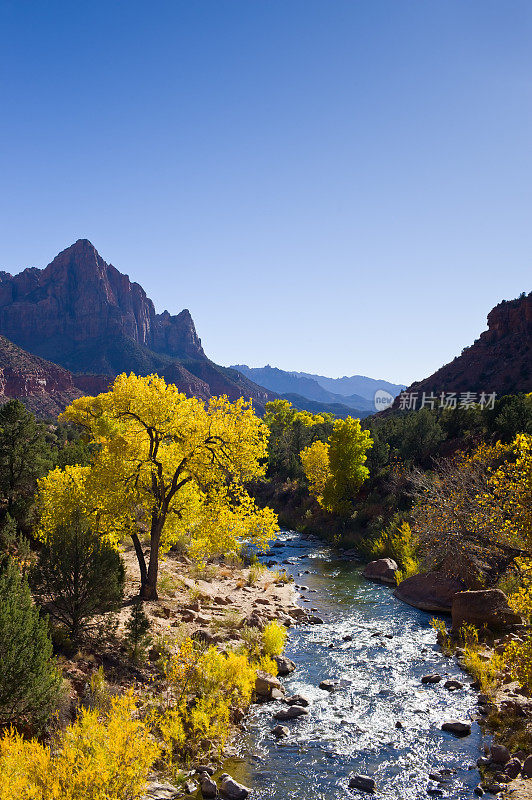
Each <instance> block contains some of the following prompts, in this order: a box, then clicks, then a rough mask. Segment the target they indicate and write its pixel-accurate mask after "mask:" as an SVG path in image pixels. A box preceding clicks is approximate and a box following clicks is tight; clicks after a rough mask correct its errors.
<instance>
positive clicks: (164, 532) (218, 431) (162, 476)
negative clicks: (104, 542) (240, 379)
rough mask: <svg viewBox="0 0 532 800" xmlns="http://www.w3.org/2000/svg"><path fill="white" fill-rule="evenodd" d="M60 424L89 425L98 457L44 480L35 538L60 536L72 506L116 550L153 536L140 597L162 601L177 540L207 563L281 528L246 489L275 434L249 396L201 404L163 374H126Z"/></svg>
mask: <svg viewBox="0 0 532 800" xmlns="http://www.w3.org/2000/svg"><path fill="white" fill-rule="evenodd" d="M62 418H63V419H65V420H69V421H71V422H74V423H76V424H78V425H81V426H83V427H84V428H85V430H86V433H87V435H88V437H89V438H90V440H91V442H92V443H93V444H94V445H95V449H94V454H93V457H92V462H91V464H90V465H89V466H87V467H67V468H65V469H64V470H61V469H55V470H53V471H52V472H51V473H49V474H48V475H47V476H46V477H44V478H43V479H42V480H41V481H40V482H39V495H38V506H39V511H40V527H39V532H38V535H40V537H41V539H46V538H47V537H48V536H50V535H53V531H54V530H55V528H56V527H57V526H58V525H59V524H61V523H64V522H66V521H68V519H69V517H70V516H71V515H72V513H73V511H74V510H78V511H81V512H82V513H84V514H85V515H86V516H87V517H88V519H89V521H90V522H91V525H92V526H93V528H94V529H95V530H97V531H98V532H99V533H100V534H101V535H102V536H106V537H108V539H109V540H110V541H111V542H112V543H114V544H116V545H118V543H119V541H120V540H121V539H122V538H123V537H124V536H125V535H127V534H131V535H133V536H134V537H135V536H136V535H137V534H138V533H139V532H140V533H141V534H142V533H143V532H144V533H146V534H149V536H150V545H151V546H150V564H149V566H148V568H147V575H146V576H145V577H144V578H143V580H144V583H145V584H146V585H149V593H148V594H143V596H145V597H148V596H150V597H156V583H157V569H158V557H159V553H160V552H164V551H166V550H168V549H169V548H170V547H171V546H172V545H173V544H174V543H176V542H177V541H180V542H183V541H184V542H188V544H189V546H190V550H191V553H192V555H193V556H194V557H195V558H197V559H199V560H201V559H202V558H205V557H208V556H212V555H218V554H220V553H225V554H231V553H236V552H237V551H238V549H239V548H240V546H241V544H242V542H244V541H249V542H253V543H254V544H255V545H256V546H257V547H258V548H260V549H265V548H266V547H267V545H268V542H269V540H270V539H271V538H272V537H273V536H274V535H275V533H276V532H277V530H278V525H277V518H276V515H275V514H274V512H273V511H272V510H271V509H269V508H266V509H262V508H259V507H258V506H257V505H256V503H255V501H254V500H253V498H252V497H251V496H250V495H249V493H248V492H247V491H246V488H245V487H246V484H247V483H248V482H249V481H251V480H252V479H255V478H257V477H260V476H262V475H263V474H264V471H265V460H266V455H267V444H268V436H269V431H268V428H267V426H266V425H265V424H264V422H263V421H262V420H261V419H259V417H258V416H257V415H256V414H255V412H254V411H253V408H252V406H251V403H249V402H247V401H245V400H243V399H242V398H238V399H237V400H235V401H234V402H230V401H229V400H228V399H227V397H211V398H210V399H209V400H208V401H207V402H204V401H203V400H199V399H198V398H196V397H186V396H185V395H184V394H183V393H181V392H180V391H179V390H178V389H177V387H176V386H174V385H172V384H166V383H165V381H164V380H163V379H162V378H160V377H158V376H157V375H149V376H147V377H138V376H137V375H134V374H130V375H125V374H123V375H119V376H118V377H117V378H116V380H115V382H114V385H113V387H112V388H111V390H110V391H108V392H104V393H103V394H99V395H98V396H97V397H81V398H79V399H77V400H75V401H74V402H73V403H72V404H71V405H70V406H68V408H67V409H66V410H65V412H64V413H63V415H62ZM136 551H137V555H138V556H139V553H141V548H140V547H137V548H136ZM142 569H143V565H142V564H141V573H142Z"/></svg>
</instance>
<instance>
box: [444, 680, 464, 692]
mask: <svg viewBox="0 0 532 800" xmlns="http://www.w3.org/2000/svg"><path fill="white" fill-rule="evenodd" d="M443 688H444V689H448V690H449V691H450V692H454V691H455V690H456V689H463V688H464V684H463V683H460V681H455V680H449V681H445V683H444V684H443Z"/></svg>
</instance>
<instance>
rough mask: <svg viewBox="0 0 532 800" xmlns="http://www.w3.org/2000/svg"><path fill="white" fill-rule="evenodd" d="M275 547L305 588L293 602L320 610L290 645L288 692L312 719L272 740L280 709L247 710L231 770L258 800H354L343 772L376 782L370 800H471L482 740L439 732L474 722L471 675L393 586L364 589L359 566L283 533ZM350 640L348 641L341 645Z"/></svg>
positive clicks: (295, 631) (476, 732) (476, 734)
mask: <svg viewBox="0 0 532 800" xmlns="http://www.w3.org/2000/svg"><path fill="white" fill-rule="evenodd" d="M281 541H282V542H283V547H282V548H276V549H275V551H274V552H275V557H276V558H277V559H278V560H279V561H283V560H285V559H287V558H288V559H290V562H291V563H290V564H284V565H283V567H286V570H287V571H288V572H289V573H291V574H292V575H293V576H294V579H295V583H296V584H298V585H301V586H305V587H307V589H306V590H304V591H301V592H300V594H301V601H300V604H301V605H302V606H303V607H305V608H307V609H310V608H316V609H317V611H316V612H314V613H316V614H318V615H319V616H320V617H321V618H322V619H323V620H324V624H323V625H303V626H296V627H294V628H291V629H290V636H289V640H288V643H287V648H286V655H287V656H288V657H289V658H291V659H293V660H294V661H295V662H296V664H297V669H296V671H295V672H294V673H293V674H292V675H291V676H289V677H288V678H285V679H283V683H284V686H285V687H286V691H287V693H290V694H295V693H300V694H303V695H305V696H306V697H307V698H308V699H309V700H310V701H311V705H310V707H309V712H310V713H309V714H308V716H306V717H300V718H299V719H296V720H291V721H289V722H285V723H283V724H284V725H287V726H288V727H289V728H290V736H289V737H288V738H286V739H282V740H279V741H277V740H276V739H275V738H274V737H273V736H272V734H271V730H272V728H273V727H274V726H275V725H276V724H277V722H276V721H275V720H274V719H273V714H274V713H275V712H276V711H277V710H279V709H280V708H282V707H284V706H283V705H282V704H281V703H279V702H272V703H265V704H262V705H258V706H255V707H254V710H253V712H252V714H251V716H250V718H249V719H248V721H247V723H246V730H245V732H244V734H243V736H242V738H241V740H240V743H239V758H238V759H234V760H232V761H231V762H230V763H228V764H227V765H226V767H225V768H226V769H227V771H228V772H230V773H231V774H232V775H233V776H234V777H235V778H236V779H237V780H240V781H242V782H243V783H244V784H246V785H247V786H250V787H252V788H253V795H252V796H253V798H254V799H255V800H292V799H293V800H296V798H297V800H302V799H303V798H304V800H325V798H326V799H327V800H337V799H339V798H346V797H351V798H353V797H355V798H356V797H361V796H363V793H360V792H358V791H356V790H352V789H348V787H347V784H348V777H349V775H350V774H351V773H359V774H363V775H370V776H372V777H373V778H374V779H375V781H376V784H377V790H376V795H377V796H378V797H379V798H385V799H386V800H418V798H427V797H428V796H430V795H429V793H428V790H429V789H430V790H432V789H436V788H439V789H440V790H441V791H442V793H443V796H444V797H447V798H452V800H458V798H472V797H474V794H473V789H474V787H475V786H476V785H477V784H478V782H479V775H478V772H477V770H476V769H475V770H470V769H468V767H469V766H470V765H472V764H474V763H475V761H476V759H477V758H478V756H479V755H480V754H481V744H482V735H481V731H480V729H479V727H478V725H477V724H476V723H475V722H473V728H472V733H471V735H470V736H467V737H464V738H460V739H458V738H455V737H453V736H452V735H451V734H448V733H444V732H442V731H441V730H440V726H441V724H442V722H444V721H445V720H448V719H453V718H454V719H473V718H474V709H475V705H476V696H475V692H474V691H473V690H472V689H471V688H470V685H469V684H470V678H469V677H468V676H467V675H465V674H464V673H463V672H462V671H461V670H460V668H459V667H458V666H457V665H456V663H455V662H454V660H453V659H449V658H446V657H444V656H443V655H442V654H441V652H440V650H439V648H438V647H437V645H436V637H435V633H434V631H433V630H432V628H431V627H430V625H429V622H430V617H431V615H430V614H427V613H425V612H422V611H418V610H417V609H415V608H411V607H410V606H407V605H405V604H403V603H401V602H400V601H399V600H397V599H395V598H394V597H393V594H392V590H391V589H390V588H389V587H386V586H382V585H379V584H374V583H370V582H368V581H366V580H365V579H364V578H363V577H362V575H361V569H362V568H361V566H360V565H359V564H357V563H356V562H353V561H352V560H347V559H345V558H344V559H342V558H341V557H339V555H338V553H336V552H335V551H334V550H331V549H330V548H328V547H326V546H324V545H323V544H321V543H318V542H317V541H316V540H314V541H308V540H303V539H301V538H300V537H299V536H298V535H297V534H294V533H291V532H285V533H283V534H281ZM303 598H307V599H308V600H310V602H304V601H303ZM347 635H350V636H352V637H353V640H352V641H344V640H343V637H344V636H347ZM330 644H332V645H333V647H332V648H330V647H329V645H330ZM431 672H439V673H440V674H441V675H443V676H448V677H449V678H457V679H458V680H460V681H462V682H463V683H464V686H465V688H464V689H462V690H459V691H454V692H450V691H448V690H447V689H444V688H443V681H442V682H441V683H440V684H436V685H428V686H426V685H423V684H421V677H422V676H423V675H425V674H427V673H431ZM325 679H333V680H340V681H341V682H342V688H341V689H339V690H337V691H335V692H333V693H329V692H327V691H324V690H321V689H319V688H318V684H319V683H320V681H322V680H325ZM396 722H401V724H402V725H403V727H402V728H401V729H398V728H396ZM440 769H450V770H452V771H453V773H452V775H450V777H449V778H448V782H446V783H445V784H437V783H435V782H434V781H433V780H431V779H429V773H431V772H434V771H436V770H440ZM365 796H366V797H367V796H368V795H365Z"/></svg>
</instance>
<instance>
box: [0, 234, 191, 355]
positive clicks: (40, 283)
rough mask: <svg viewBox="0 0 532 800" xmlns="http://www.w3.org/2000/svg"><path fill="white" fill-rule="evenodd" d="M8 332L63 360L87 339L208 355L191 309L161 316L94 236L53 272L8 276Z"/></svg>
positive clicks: (0, 297) (3, 287)
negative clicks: (102, 253) (105, 256)
mask: <svg viewBox="0 0 532 800" xmlns="http://www.w3.org/2000/svg"><path fill="white" fill-rule="evenodd" d="M0 330H1V332H2V333H3V335H5V336H7V338H9V339H11V340H12V341H13V342H15V343H16V344H18V345H20V347H24V348H25V349H28V350H29V351H30V352H35V353H38V354H42V355H46V356H48V357H51V358H53V359H54V360H56V361H58V362H60V361H62V360H64V358H65V357H69V356H70V357H71V358H72V357H73V358H75V357H76V351H77V350H78V349H79V346H80V345H82V344H83V343H85V342H87V341H90V342H94V341H98V340H103V341H107V342H108V341H110V340H112V339H113V338H114V337H117V338H119V339H129V340H132V341H133V342H135V343H137V344H139V345H143V346H145V347H148V348H149V349H151V350H154V351H156V352H158V353H164V354H165V355H169V356H173V357H179V358H200V359H201V358H205V353H204V352H203V349H202V346H201V340H200V339H199V337H198V335H197V333H196V330H195V328H194V322H193V321H192V317H191V316H190V313H189V311H188V310H187V309H185V310H183V311H181V313H180V314H177V315H176V316H171V315H170V314H169V313H168V311H164V312H163V313H162V314H156V313H155V308H154V305H153V303H152V301H151V300H150V299H149V298H148V297H147V296H146V292H145V291H144V289H143V288H142V286H140V285H139V284H138V283H132V282H131V281H130V280H129V277H128V276H127V275H123V274H122V273H120V272H119V271H118V270H117V269H116V268H115V267H113V266H112V265H111V264H107V263H106V262H105V261H104V260H103V258H102V257H101V256H100V254H99V253H98V251H97V250H96V248H95V247H94V246H93V245H92V244H91V243H90V242H89V241H88V240H87V239H79V240H78V241H77V242H76V243H75V244H73V245H72V246H71V247H68V248H67V249H66V250H63V252H61V253H59V255H58V256H56V257H55V258H54V260H53V261H52V262H51V263H50V264H48V266H47V267H46V268H45V269H42V270H40V269H36V268H28V269H25V270H24V271H23V272H21V273H19V274H18V275H15V276H14V277H13V276H11V275H8V274H7V273H5V272H4V273H1V274H0ZM82 352H83V351H82ZM78 357H81V356H78ZM80 366H81V365H80Z"/></svg>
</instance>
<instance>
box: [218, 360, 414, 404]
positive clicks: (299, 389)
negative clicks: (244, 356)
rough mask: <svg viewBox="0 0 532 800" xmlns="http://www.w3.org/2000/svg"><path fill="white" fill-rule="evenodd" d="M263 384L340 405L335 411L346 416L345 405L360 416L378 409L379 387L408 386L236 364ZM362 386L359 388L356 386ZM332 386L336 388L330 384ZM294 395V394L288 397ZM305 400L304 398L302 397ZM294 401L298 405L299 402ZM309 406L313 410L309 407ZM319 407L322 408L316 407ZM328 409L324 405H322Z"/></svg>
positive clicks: (398, 388)
mask: <svg viewBox="0 0 532 800" xmlns="http://www.w3.org/2000/svg"><path fill="white" fill-rule="evenodd" d="M233 369H237V370H238V371H239V372H241V373H242V374H243V375H245V376H246V377H247V378H249V379H250V380H252V381H254V383H258V384H259V386H264V387H265V388H266V389H269V390H270V391H272V392H277V394H280V395H284V396H286V395H294V396H296V395H297V396H299V398H306V399H307V400H310V401H313V402H316V403H323V404H325V405H326V406H331V405H336V406H339V408H338V409H337V410H336V411H333V409H332V408H330V409H329V410H331V411H333V413H336V414H338V416H346V414H345V413H343V411H342V409H343V408H344V407H347V408H348V409H350V412H351V413H356V414H357V416H360V415H362V416H363V415H367V414H370V413H373V412H374V411H375V406H374V405H373V397H374V395H375V392H376V391H377V389H384V390H386V391H387V392H390V394H392V395H393V396H394V397H395V395H397V394H399V392H400V391H401V389H403V388H404V386H401V385H397V384H394V383H390V382H389V381H379V380H375V379H374V378H366V377H364V376H363V375H354V376H353V377H351V378H326V377H324V376H322V375H311V374H309V373H305V372H287V371H285V370H282V369H278V368H277V367H272V366H270V365H269V364H267V365H266V366H265V367H248V366H247V364H237V365H234V366H233ZM355 386H356V387H358V388H359V391H358V392H357V391H355V389H354V388H353V387H355ZM330 387H332V388H330ZM288 399H290V398H288ZM299 402H300V403H301V400H300V401H299ZM294 405H296V406H298V407H299V405H298V403H297V402H294ZM308 410H309V411H310V410H312V409H310V408H308ZM316 410H318V409H316ZM322 410H324V409H322Z"/></svg>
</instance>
